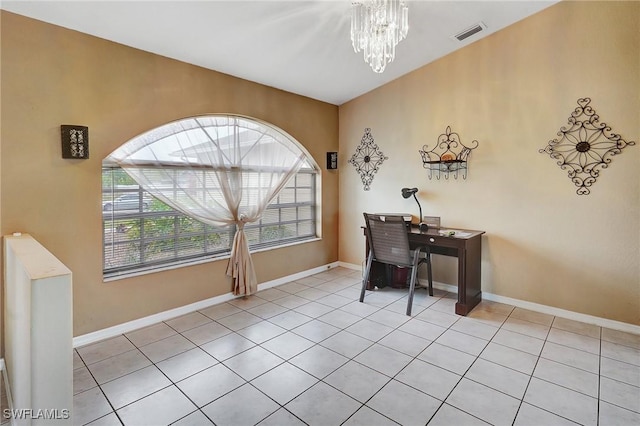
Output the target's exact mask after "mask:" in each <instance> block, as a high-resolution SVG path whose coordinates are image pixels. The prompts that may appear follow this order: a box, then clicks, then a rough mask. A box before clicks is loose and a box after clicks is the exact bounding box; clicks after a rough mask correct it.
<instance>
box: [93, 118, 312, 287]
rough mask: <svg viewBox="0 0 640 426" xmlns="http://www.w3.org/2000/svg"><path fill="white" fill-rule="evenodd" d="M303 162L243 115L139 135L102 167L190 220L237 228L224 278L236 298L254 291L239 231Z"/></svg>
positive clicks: (281, 136) (287, 140) (277, 134)
mask: <svg viewBox="0 0 640 426" xmlns="http://www.w3.org/2000/svg"><path fill="white" fill-rule="evenodd" d="M306 159H307V155H306V153H305V152H304V151H302V149H301V148H300V147H299V146H297V144H295V143H293V142H292V137H291V136H289V135H287V134H286V133H284V132H283V131H282V130H280V129H277V128H275V127H273V126H271V125H268V124H266V123H263V122H260V121H257V120H255V119H249V118H247V117H242V116H236V115H210V116H202V117H193V118H187V119H183V120H179V121H176V122H172V123H168V124H166V125H164V126H161V127H158V128H156V129H154V130H151V131H149V132H147V133H144V134H142V135H140V136H138V137H136V138H134V139H132V140H131V141H129V142H128V143H125V144H124V145H122V146H121V147H120V148H118V149H117V150H116V151H114V152H113V153H112V154H111V155H110V156H109V157H107V159H106V160H105V162H106V163H113V164H116V165H118V166H119V167H121V168H122V169H124V170H125V171H126V172H127V173H128V174H129V175H130V176H131V177H132V178H133V179H134V180H135V181H136V182H137V183H138V184H139V185H140V186H142V187H143V188H144V189H145V190H146V191H148V192H149V193H150V194H152V195H153V196H155V197H157V198H158V199H160V200H161V201H163V202H165V203H166V204H168V205H170V206H171V207H173V208H174V209H176V210H178V211H181V212H183V213H184V214H186V215H188V216H190V217H193V218H196V219H198V220H200V221H202V222H204V223H207V224H210V225H214V226H220V225H235V226H236V228H237V231H236V234H235V237H234V240H233V244H232V248H231V258H230V259H229V264H228V266H227V275H229V276H230V277H232V278H233V293H234V294H236V295H249V294H252V293H254V292H255V291H256V290H257V279H256V275H255V271H254V268H253V261H252V260H251V254H250V252H249V245H248V242H247V237H246V235H245V232H244V226H245V224H247V223H251V222H255V221H257V220H258V219H260V217H261V216H262V213H263V212H264V210H265V208H266V207H267V205H268V204H269V203H270V202H271V201H272V200H273V199H274V197H275V196H276V195H277V194H278V192H279V191H280V190H281V189H282V188H284V186H285V185H286V183H287V181H288V180H289V179H290V178H291V177H292V176H293V175H295V174H296V173H297V172H298V170H299V169H300V167H301V166H302V165H303V164H304V163H305V161H306Z"/></svg>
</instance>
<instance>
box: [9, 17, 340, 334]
mask: <svg viewBox="0 0 640 426" xmlns="http://www.w3.org/2000/svg"><path fill="white" fill-rule="evenodd" d="M1 16H2V21H1V24H2V57H1V59H2V80H1V82H2V98H1V101H2V107H3V108H2V133H1V142H0V143H1V145H0V148H1V149H0V152H1V159H2V162H1V170H2V173H1V176H0V177H1V184H2V186H1V187H0V194H1V199H0V201H1V203H2V204H1V205H2V209H1V211H0V213H1V217H2V222H1V231H2V234H3V235H4V234H8V233H11V232H14V231H22V232H29V233H30V234H31V235H33V236H34V237H35V238H36V239H37V240H38V241H39V242H40V243H42V244H43V245H44V246H45V247H47V249H48V250H50V251H51V252H52V253H53V254H54V255H55V256H56V257H58V258H59V259H60V260H61V261H62V262H63V263H64V264H65V265H67V266H68V267H69V268H70V269H71V270H72V271H73V287H74V292H73V296H74V335H76V336H77V335H81V334H85V333H88V332H92V331H96V330H99V329H102V328H105V327H109V326H113V325H117V324H120V323H123V322H126V321H130V320H134V319H137V318H141V317H144V316H147V315H151V314H155V313H158V312H162V311H165V310H167V309H171V308H175V307H179V306H183V305H186V304H189V303H193V302H196V301H200V300H204V299H207V298H210V297H214V296H217V295H220V294H224V293H228V292H229V291H230V289H231V281H230V280H229V279H228V278H227V277H226V275H225V268H226V265H227V261H226V260H221V261H216V262H213V263H206V264H202V265H198V266H191V267H183V268H179V269H175V270H171V271H168V272H161V273H154V274H148V275H144V276H140V277H135V278H129V279H123V280H119V281H115V282H109V283H103V281H102V234H101V232H102V228H101V211H100V210H101V163H102V159H103V158H104V157H106V156H107V155H108V154H109V153H111V152H112V151H113V150H114V149H115V148H117V147H118V146H119V145H121V144H123V143H124V142H126V141H127V140H129V139H130V138H132V137H134V136H136V135H137V134H139V133H141V132H143V131H145V130H148V129H151V128H154V127H157V126H159V125H161V124H163V123H166V122H169V121H173V120H176V119H179V118H183V117H187V116H193V115H198V114H205V113H237V114H243V115H247V116H251V117H255V118H258V119H261V120H265V121H267V122H270V123H273V124H275V125H276V126H278V127H280V128H282V129H283V130H285V131H286V132H288V133H289V134H291V135H292V136H293V137H295V138H296V139H297V140H298V141H300V142H301V143H302V144H303V145H304V146H305V147H306V148H307V149H308V150H309V152H310V153H311V154H312V155H313V157H314V158H315V159H316V161H317V162H318V164H319V165H321V167H322V168H323V172H322V173H323V175H322V190H323V193H322V200H321V202H322V218H323V221H322V226H323V238H322V240H321V241H318V242H311V243H306V244H304V245H301V246H300V245H298V246H293V247H289V248H283V249H278V250H272V251H269V252H264V253H257V254H256V255H255V256H254V262H255V266H256V273H257V276H258V281H259V282H265V281H269V280H273V279H276V278H279V277H283V276H286V275H290V274H293V273H297V272H300V271H304V270H307V269H310V268H314V267H317V266H320V265H324V264H327V263H330V262H334V261H337V258H338V239H337V229H338V195H337V190H338V175H337V173H334V172H331V173H330V172H327V171H326V170H324V158H325V153H326V151H337V148H338V107H337V106H334V105H330V104H326V103H323V102H319V101H315V100H311V99H308V98H304V97H301V96H297V95H293V94H291V93H287V92H283V91H280V90H276V89H273V88H270V87H266V86H262V85H259V84H256V83H251V82H248V81H245V80H241V79H238V78H235V77H231V76H228V75H224V74H220V73H217V72H214V71H210V70H206V69H203V68H199V67H196V66H192V65H188V64H185V63H181V62H178V61H174V60H170V59H167V58H164V57H160V56H157V55H153V54H150V53H146V52H142V51H139V50H136V49H132V48H129V47H125V46H122V45H119V44H115V43H111V42H108V41H105V40H102V39H98V38H95V37H91V36H88V35H85V34H81V33H78V32H74V31H69V30H67V29H63V28H61V27H57V26H53V25H49V24H45V23H42V22H39V21H35V20H32V19H28V18H25V17H22V16H19V15H15V14H11V13H7V12H5V11H2V15H1ZM61 124H79V125H86V126H88V127H89V152H90V157H91V158H90V159H89V160H63V159H62V158H61V148H60V125H61Z"/></svg>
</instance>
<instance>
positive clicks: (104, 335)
mask: <svg viewBox="0 0 640 426" xmlns="http://www.w3.org/2000/svg"><path fill="white" fill-rule="evenodd" d="M338 266H339V262H333V263H329V264H327V265H323V266H318V267H317V268H313V269H308V270H306V271H302V272H298V273H296V274H292V275H288V276H286V277H282V278H278V279H275V280H271V281H267V282H264V283H261V284H258V291H260V290H266V289H268V288H271V287H275V286H279V285H281V284H285V283H288V282H290V281H295V280H299V279H300V278H304V277H308V276H310V275H314V274H318V273H320V272H324V271H327V270H329V269H332V268H336V267H338ZM236 297H239V296H234V295H233V293H225V294H221V295H220V296H216V297H211V298H209V299H205V300H201V301H199V302H195V303H191V304H189V305H185V306H181V307H179V308H174V309H169V310H168V311H164V312H159V313H157V314H153V315H149V316H147V317H143V318H139V319H136V320H133V321H129V322H126V323H123V324H119V325H115V326H113V327H109V328H105V329H102V330H98V331H94V332H92V333H87V334H83V335H80V336H76V337H74V338H73V347H74V348H77V347H80V346H84V345H88V344H91V343H95V342H98V341H100V340H104V339H109V338H111V337H116V336H119V335H121V334H124V333H129V332H131V331H133V330H137V329H139V328H143V327H147V326H150V325H153V324H156V323H158V322H161V321H166V320H169V319H171V318H175V317H179V316H181V315H185V314H189V313H191V312H195V311H197V310H200V309H204V308H208V307H209V306H213V305H217V304H219V303H223V302H228V301H229V300H233V299H235V298H236ZM240 297H241V296H240Z"/></svg>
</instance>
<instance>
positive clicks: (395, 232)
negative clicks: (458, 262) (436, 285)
mask: <svg viewBox="0 0 640 426" xmlns="http://www.w3.org/2000/svg"><path fill="white" fill-rule="evenodd" d="M364 221H365V224H366V226H367V229H366V234H367V242H368V244H369V256H368V258H367V267H366V269H365V272H364V279H363V280H362V290H361V292H360V302H362V301H364V294H365V291H366V289H367V283H368V282H369V275H370V274H371V265H372V264H373V261H376V262H380V263H385V264H388V265H395V266H402V267H405V268H411V281H410V283H409V300H408V301H407V315H411V307H412V305H413V293H414V291H415V287H416V278H417V276H418V266H420V264H422V263H426V264H427V273H428V280H429V295H430V296H433V279H432V273H431V252H430V250H429V247H418V248H416V249H414V250H413V253H412V250H411V248H410V247H409V234H408V230H407V224H406V222H405V221H404V218H403V217H402V216H395V215H386V216H382V215H375V214H367V213H364ZM420 253H424V254H425V257H421V256H420Z"/></svg>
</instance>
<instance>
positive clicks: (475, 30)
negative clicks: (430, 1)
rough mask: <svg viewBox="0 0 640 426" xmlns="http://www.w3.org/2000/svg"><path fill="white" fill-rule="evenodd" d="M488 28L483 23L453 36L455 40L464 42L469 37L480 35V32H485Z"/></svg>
mask: <svg viewBox="0 0 640 426" xmlns="http://www.w3.org/2000/svg"><path fill="white" fill-rule="evenodd" d="M486 28H487V26H486V25H485V24H483V23H482V22H480V23H478V24H476V25H474V26H472V27H471V28H467V29H466V30H464V31H462V32H460V33H458V34H456V35H454V36H453V38H455V39H456V40H458V41H463V40H465V39H467V38H469V37H471V36H472V35H474V34H478V33H479V32H480V31H484V30H485V29H486Z"/></svg>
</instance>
